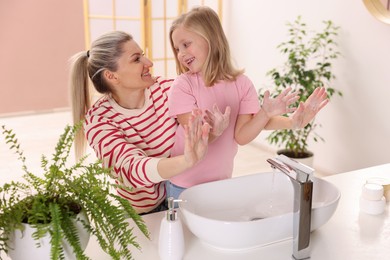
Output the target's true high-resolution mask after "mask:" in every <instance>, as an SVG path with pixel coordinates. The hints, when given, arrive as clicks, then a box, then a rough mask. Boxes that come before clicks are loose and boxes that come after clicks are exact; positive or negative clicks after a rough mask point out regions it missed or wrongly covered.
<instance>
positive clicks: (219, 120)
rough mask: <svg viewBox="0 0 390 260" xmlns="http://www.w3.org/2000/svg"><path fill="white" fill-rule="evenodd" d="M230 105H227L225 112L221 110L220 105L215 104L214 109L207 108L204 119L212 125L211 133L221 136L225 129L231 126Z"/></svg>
mask: <svg viewBox="0 0 390 260" xmlns="http://www.w3.org/2000/svg"><path fill="white" fill-rule="evenodd" d="M230 110H231V109H230V107H229V106H227V107H226V109H225V113H224V114H222V112H221V111H220V110H219V108H218V106H217V105H216V104H214V106H213V111H209V110H206V111H205V112H206V115H205V116H204V120H205V121H206V122H207V123H208V124H209V125H210V127H211V130H210V133H211V134H212V135H213V136H215V137H218V136H220V135H221V134H222V133H223V132H224V131H225V129H226V128H227V127H228V126H229V123H230Z"/></svg>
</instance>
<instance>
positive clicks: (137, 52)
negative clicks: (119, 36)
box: [113, 40, 155, 89]
mask: <svg viewBox="0 0 390 260" xmlns="http://www.w3.org/2000/svg"><path fill="white" fill-rule="evenodd" d="M122 48H123V53H122V55H121V56H120V57H119V59H118V69H117V70H116V71H115V72H113V74H114V76H115V77H116V80H117V82H119V85H120V86H121V87H124V88H127V89H145V88H148V87H150V86H151V85H153V84H154V83H155V80H154V79H153V78H152V75H151V74H150V73H149V68H151V67H152V66H153V63H152V62H151V61H150V60H149V59H148V58H146V57H145V56H144V55H143V52H142V50H141V48H140V47H139V46H138V44H137V43H136V42H135V41H134V40H131V41H128V42H126V43H124V44H123V46H122Z"/></svg>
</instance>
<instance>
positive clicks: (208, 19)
mask: <svg viewBox="0 0 390 260" xmlns="http://www.w3.org/2000/svg"><path fill="white" fill-rule="evenodd" d="M179 26H183V27H184V28H185V29H186V30H189V31H192V32H194V33H197V34H199V35H200V36H202V37H203V38H204V39H205V40H206V41H207V43H208V45H209V53H208V56H207V59H206V62H205V65H204V66H203V69H202V74H203V80H204V82H205V85H206V86H212V85H214V84H215V83H216V82H217V81H219V80H228V81H234V80H236V78H237V76H238V75H240V74H242V73H243V72H244V70H239V69H236V68H235V67H234V66H233V63H232V59H231V55H230V48H229V42H228V41H227V38H226V36H225V33H224V31H223V28H222V24H221V22H220V20H219V17H218V15H217V13H216V12H215V11H214V10H213V9H211V8H210V7H206V6H201V7H195V8H193V9H191V10H190V11H189V12H188V13H185V14H182V15H181V16H179V17H178V18H177V19H176V20H174V21H173V23H172V26H171V28H170V31H169V38H170V42H171V47H172V51H173V53H174V55H175V61H176V71H177V73H178V74H181V73H184V72H187V71H188V68H186V67H185V66H183V65H182V64H180V62H179V60H178V58H177V51H176V49H175V47H174V44H173V41H172V34H173V32H174V31H175V30H176V29H177V28H178V27H179Z"/></svg>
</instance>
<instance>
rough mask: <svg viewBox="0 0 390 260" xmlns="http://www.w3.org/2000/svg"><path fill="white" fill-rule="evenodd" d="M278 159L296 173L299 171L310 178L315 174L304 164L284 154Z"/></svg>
mask: <svg viewBox="0 0 390 260" xmlns="http://www.w3.org/2000/svg"><path fill="white" fill-rule="evenodd" d="M276 159H277V160H279V161H281V162H282V163H284V164H286V165H287V166H289V167H290V168H291V169H292V170H294V171H296V172H298V171H299V172H301V173H304V174H307V175H309V177H310V176H311V175H312V174H313V173H314V169H313V168H311V167H309V166H307V165H305V164H303V163H300V162H298V161H296V160H294V159H291V158H289V157H287V156H285V155H283V154H281V155H279V156H278V157H277V158H276Z"/></svg>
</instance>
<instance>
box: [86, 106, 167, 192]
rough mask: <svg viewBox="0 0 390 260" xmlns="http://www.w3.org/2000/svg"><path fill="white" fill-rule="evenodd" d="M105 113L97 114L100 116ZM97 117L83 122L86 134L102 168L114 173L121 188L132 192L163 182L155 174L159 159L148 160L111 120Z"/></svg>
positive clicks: (150, 158) (91, 117)
mask: <svg viewBox="0 0 390 260" xmlns="http://www.w3.org/2000/svg"><path fill="white" fill-rule="evenodd" d="M101 110H103V109H101ZM106 113H107V112H106V111H100V113H99V114H106ZM99 114H98V115H91V116H88V117H87V118H86V121H85V124H84V126H85V133H86V137H87V140H88V142H89V144H90V146H91V147H92V148H93V149H94V150H95V152H96V155H97V157H98V158H100V159H101V160H102V162H103V166H104V167H107V168H112V169H113V175H114V176H113V177H114V178H115V179H118V180H119V181H120V182H121V183H122V184H123V185H125V186H128V187H134V188H139V187H143V186H148V185H151V184H154V183H158V182H160V181H163V179H162V178H161V177H160V175H159V174H158V171H157V163H158V161H159V160H160V159H161V158H155V157H148V156H147V155H146V153H145V152H144V151H143V150H142V149H139V148H138V147H137V146H136V145H135V144H133V143H131V142H130V141H129V139H128V138H126V136H125V134H124V133H123V132H122V131H120V128H119V127H118V126H116V123H115V121H113V119H115V117H114V116H113V117H111V118H106V117H104V116H99Z"/></svg>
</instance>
